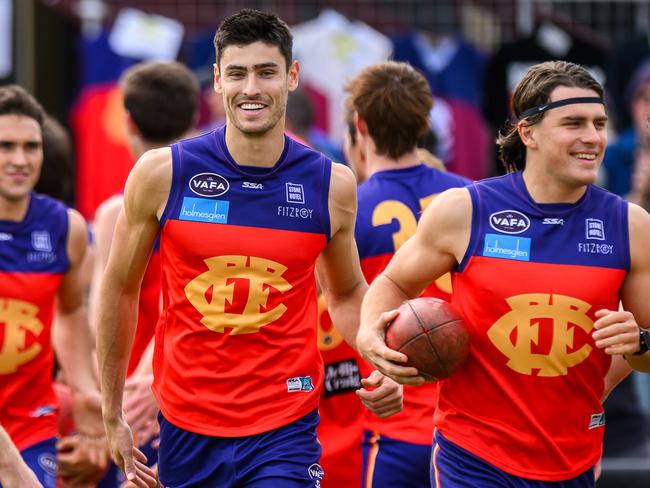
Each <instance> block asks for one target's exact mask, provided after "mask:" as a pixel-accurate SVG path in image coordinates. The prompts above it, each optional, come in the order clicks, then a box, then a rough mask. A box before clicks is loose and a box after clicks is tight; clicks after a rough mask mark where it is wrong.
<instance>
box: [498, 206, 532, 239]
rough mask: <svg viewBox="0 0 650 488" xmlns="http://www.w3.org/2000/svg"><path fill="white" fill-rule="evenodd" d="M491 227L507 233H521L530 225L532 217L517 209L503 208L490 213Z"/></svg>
mask: <svg viewBox="0 0 650 488" xmlns="http://www.w3.org/2000/svg"><path fill="white" fill-rule="evenodd" d="M490 227H492V228H493V229H494V230H498V231H499V232H504V233H505V234H521V233H522V232H524V231H525V230H527V229H528V227H530V219H529V218H528V217H526V216H525V215H524V214H522V213H521V212H517V211H516V210H502V211H501V212H495V213H493V214H492V215H490Z"/></svg>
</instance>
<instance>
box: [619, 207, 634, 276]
mask: <svg viewBox="0 0 650 488" xmlns="http://www.w3.org/2000/svg"><path fill="white" fill-rule="evenodd" d="M619 202H620V203H619V211H620V213H621V233H620V239H621V247H622V249H624V256H623V259H624V263H623V265H624V269H625V274H626V275H627V274H628V273H629V272H630V266H631V265H632V256H631V253H630V225H629V205H628V202H627V200H623V199H620V200H619Z"/></svg>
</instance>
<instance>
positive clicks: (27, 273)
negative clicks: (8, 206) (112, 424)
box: [0, 194, 69, 450]
mask: <svg viewBox="0 0 650 488" xmlns="http://www.w3.org/2000/svg"><path fill="white" fill-rule="evenodd" d="M67 237H68V213H67V209H66V208H65V207H64V206H63V205H62V204H60V203H59V202H57V201H55V200H53V199H51V198H49V197H45V196H41V195H37V194H32V195H31V196H30V202H29V208H28V210H27V214H26V215H25V218H24V219H23V220H22V221H21V222H10V221H0V424H1V425H2V426H3V427H4V428H5V429H6V430H7V432H8V433H9V436H10V437H11V439H12V441H13V442H14V444H15V445H16V447H17V448H18V449H19V450H23V449H25V448H27V447H29V446H31V445H33V444H36V443H38V442H41V441H43V440H45V439H49V438H51V437H55V436H56V435H57V428H56V410H57V406H56V397H55V395H54V390H53V389H52V369H53V366H54V352H53V350H52V340H51V329H52V318H53V316H54V309H55V301H56V294H57V291H58V289H59V286H60V285H61V280H62V278H63V275H64V274H65V273H66V272H67V270H68V268H69V261H68V255H67V249H66V245H67Z"/></svg>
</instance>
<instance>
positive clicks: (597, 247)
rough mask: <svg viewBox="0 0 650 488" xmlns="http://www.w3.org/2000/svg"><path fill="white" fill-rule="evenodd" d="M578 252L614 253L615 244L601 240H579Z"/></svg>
mask: <svg viewBox="0 0 650 488" xmlns="http://www.w3.org/2000/svg"><path fill="white" fill-rule="evenodd" d="M578 252H580V253H583V254H614V245H613V244H601V243H600V242H578Z"/></svg>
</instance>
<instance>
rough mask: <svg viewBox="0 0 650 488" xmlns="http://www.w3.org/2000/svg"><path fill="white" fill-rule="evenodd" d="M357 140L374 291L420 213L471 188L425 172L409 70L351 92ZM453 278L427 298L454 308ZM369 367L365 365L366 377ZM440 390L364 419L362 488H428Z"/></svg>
mask: <svg viewBox="0 0 650 488" xmlns="http://www.w3.org/2000/svg"><path fill="white" fill-rule="evenodd" d="M348 91H349V93H350V97H349V103H350V105H351V106H352V107H353V108H354V111H355V114H356V115H355V129H356V131H355V132H356V134H355V135H354V137H355V138H356V139H357V143H358V144H359V146H360V152H361V153H362V154H363V156H364V157H363V170H362V171H361V173H363V174H364V175H365V176H366V180H365V181H364V182H363V183H361V185H359V188H358V201H359V209H358V214H357V222H356V226H355V238H356V242H357V246H358V249H359V257H360V259H361V268H362V270H363V272H364V275H365V277H366V279H367V280H368V282H369V283H371V282H372V280H374V279H375V277H377V275H379V273H381V271H383V269H384V268H385V267H386V265H387V264H388V262H389V261H390V259H391V257H392V256H393V254H394V253H395V251H397V249H399V248H400V247H401V245H402V244H403V243H404V242H405V241H406V240H407V239H408V238H410V237H411V236H412V235H413V234H415V229H416V226H417V221H418V219H419V217H420V215H421V214H422V210H423V209H424V208H425V207H426V206H427V205H428V204H429V203H430V202H431V200H432V199H433V198H434V197H435V196H436V195H437V194H438V193H441V192H442V191H444V190H446V189H448V188H453V187H463V186H465V185H467V184H469V183H470V181H469V180H467V179H466V178H463V177H461V176H457V175H455V174H453V173H448V172H443V171H440V170H439V169H436V168H432V167H430V166H428V165H427V164H425V163H424V162H423V161H422V159H421V158H420V154H419V153H418V148H417V144H418V141H419V140H420V139H421V138H422V137H423V136H424V135H425V134H426V133H427V131H428V130H429V112H430V111H431V106H432V104H433V99H432V96H431V89H430V88H429V85H428V84H427V81H426V79H425V78H424V76H422V75H421V74H420V73H418V72H417V71H415V70H414V69H413V68H412V67H411V66H410V65H408V64H406V63H396V62H385V63H382V64H377V65H372V66H370V67H368V68H366V69H364V70H363V71H361V72H360V73H359V74H358V75H357V76H355V77H354V78H353V79H352V80H351V81H350V83H349V85H348ZM450 285H451V281H450V279H449V276H445V277H444V278H443V279H441V280H439V281H438V282H436V283H434V284H432V285H431V286H430V287H428V288H427V289H426V290H425V291H424V292H423V295H425V296H436V297H439V298H443V299H445V300H449V298H450V293H451V286H450ZM370 370H371V368H370V366H369V365H368V364H367V363H365V362H363V364H362V373H364V374H367V373H368V371H370ZM437 391H438V384H437V383H426V384H425V385H422V386H419V387H413V386H407V387H405V388H404V409H403V410H402V412H400V413H398V414H396V415H393V416H391V417H388V418H379V417H378V416H376V415H374V414H373V413H371V412H365V419H364V427H365V434H364V442H363V475H364V481H363V486H364V487H368V488H369V487H375V488H379V487H386V488H388V487H404V488H407V487H409V488H416V487H423V488H425V487H428V486H429V466H430V462H431V443H432V439H433V413H434V410H435V405H436V397H437Z"/></svg>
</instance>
